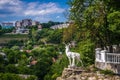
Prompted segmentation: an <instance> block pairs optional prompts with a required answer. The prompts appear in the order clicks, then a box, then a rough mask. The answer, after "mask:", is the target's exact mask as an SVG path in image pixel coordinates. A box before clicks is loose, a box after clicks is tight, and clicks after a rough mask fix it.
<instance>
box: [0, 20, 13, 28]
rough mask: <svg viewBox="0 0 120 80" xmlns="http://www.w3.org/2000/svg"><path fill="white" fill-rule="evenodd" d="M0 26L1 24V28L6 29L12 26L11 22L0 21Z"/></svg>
mask: <svg viewBox="0 0 120 80" xmlns="http://www.w3.org/2000/svg"><path fill="white" fill-rule="evenodd" d="M1 26H2V28H6V29H8V28H13V27H14V26H13V23H11V22H3V23H1Z"/></svg>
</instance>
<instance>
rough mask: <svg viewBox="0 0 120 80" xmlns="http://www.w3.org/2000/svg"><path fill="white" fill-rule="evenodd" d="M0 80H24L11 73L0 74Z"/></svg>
mask: <svg viewBox="0 0 120 80" xmlns="http://www.w3.org/2000/svg"><path fill="white" fill-rule="evenodd" d="M0 80H25V79H23V78H21V77H19V76H18V75H16V74H11V73H5V74H4V73H0Z"/></svg>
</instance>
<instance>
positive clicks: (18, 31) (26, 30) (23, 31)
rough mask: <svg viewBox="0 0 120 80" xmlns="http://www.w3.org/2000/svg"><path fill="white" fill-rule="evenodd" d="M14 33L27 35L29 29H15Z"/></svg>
mask: <svg viewBox="0 0 120 80" xmlns="http://www.w3.org/2000/svg"><path fill="white" fill-rule="evenodd" d="M15 33H17V34H18V33H19V34H22V33H29V29H25V28H17V29H16V31H15Z"/></svg>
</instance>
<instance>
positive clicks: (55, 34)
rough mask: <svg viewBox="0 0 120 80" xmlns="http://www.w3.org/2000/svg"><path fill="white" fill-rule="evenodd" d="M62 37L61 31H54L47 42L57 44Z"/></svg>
mask: <svg viewBox="0 0 120 80" xmlns="http://www.w3.org/2000/svg"><path fill="white" fill-rule="evenodd" d="M62 35H63V34H62V30H56V31H54V32H52V33H51V34H50V35H49V36H48V42H50V43H57V44H58V43H61V40H62Z"/></svg>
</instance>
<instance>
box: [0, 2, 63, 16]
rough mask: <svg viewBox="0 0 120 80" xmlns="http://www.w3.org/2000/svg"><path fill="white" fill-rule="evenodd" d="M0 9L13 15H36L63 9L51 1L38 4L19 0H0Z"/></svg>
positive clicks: (60, 11) (57, 11) (59, 11)
mask: <svg viewBox="0 0 120 80" xmlns="http://www.w3.org/2000/svg"><path fill="white" fill-rule="evenodd" d="M0 11H1V12H4V14H8V13H10V14H9V15H14V16H15V15H17V16H18V15H22V16H37V15H46V14H54V13H62V12H63V11H64V9H62V8H59V7H58V5H57V4H55V3H52V2H49V3H43V4H40V3H39V2H30V3H25V2H22V1H20V0H0ZM5 11H6V12H5ZM0 14H3V13H0Z"/></svg>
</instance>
